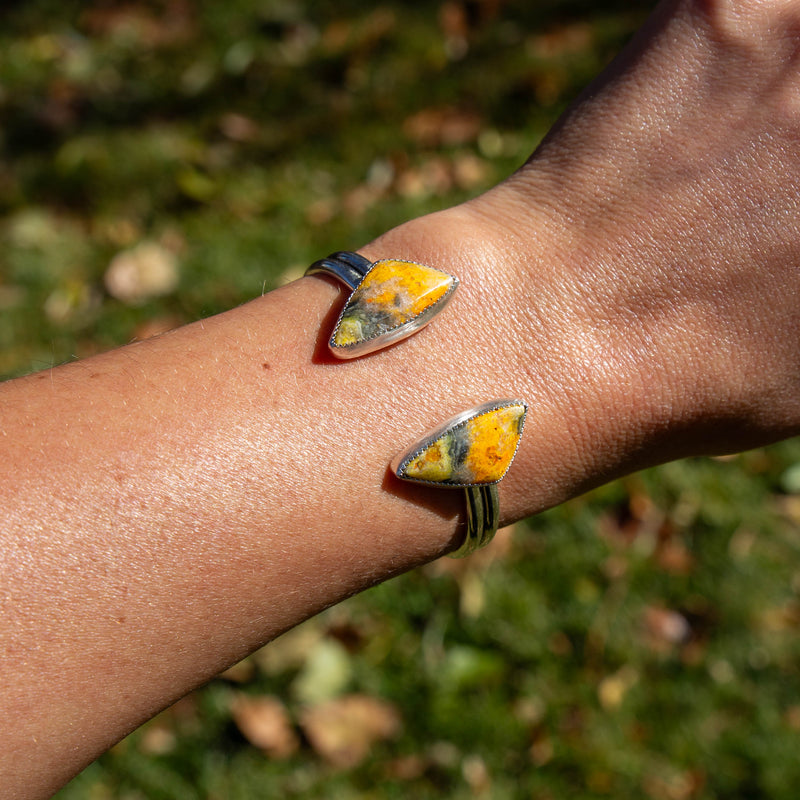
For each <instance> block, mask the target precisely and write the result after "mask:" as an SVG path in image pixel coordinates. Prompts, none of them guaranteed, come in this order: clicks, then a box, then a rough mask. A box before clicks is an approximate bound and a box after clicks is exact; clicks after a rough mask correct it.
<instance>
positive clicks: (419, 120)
mask: <svg viewBox="0 0 800 800" xmlns="http://www.w3.org/2000/svg"><path fill="white" fill-rule="evenodd" d="M482 127H483V120H482V119H481V117H480V115H479V114H476V113H474V112H472V111H466V110H463V109H459V108H425V109H422V110H421V111H418V112H417V113H416V114H413V115H412V116H410V117H409V118H408V119H407V120H406V121H405V123H404V124H403V130H404V132H405V134H406V136H408V137H409V139H412V140H413V141H415V142H416V143H417V144H420V145H422V146H423V147H439V146H441V145H459V144H467V143H468V142H474V141H475V140H476V139H477V138H478V136H479V134H480V132H481V128H482Z"/></svg>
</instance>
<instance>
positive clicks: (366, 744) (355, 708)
mask: <svg viewBox="0 0 800 800" xmlns="http://www.w3.org/2000/svg"><path fill="white" fill-rule="evenodd" d="M300 724H301V726H302V728H303V732H304V733H305V735H306V737H307V738H308V741H309V742H310V743H311V746H312V747H313V748H314V750H315V751H316V752H317V753H319V755H320V756H322V757H323V758H324V759H325V760H326V761H328V762H330V763H331V764H333V765H334V766H336V767H340V768H342V769H346V768H349V767H354V766H356V765H357V764H360V763H361V762H362V761H363V760H364V759H365V758H366V757H367V756H368V755H369V752H370V750H371V749H372V746H373V745H374V744H375V743H376V742H380V741H385V740H388V739H392V738H394V737H395V736H396V735H397V734H398V733H399V732H400V726H401V720H400V715H399V713H398V712H397V709H396V708H395V707H394V706H393V705H392V704H391V703H389V702H387V701H385V700H381V699H380V698H377V697H370V696H369V695H363V694H351V695H346V696H345V697H339V698H337V699H335V700H328V701H327V702H324V703H319V704H317V705H314V706H309V707H308V708H307V709H306V710H305V711H304V712H303V714H302V715H301V718H300Z"/></svg>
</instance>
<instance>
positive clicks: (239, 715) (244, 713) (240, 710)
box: [231, 694, 299, 759]
mask: <svg viewBox="0 0 800 800" xmlns="http://www.w3.org/2000/svg"><path fill="white" fill-rule="evenodd" d="M231 713H232V714H233V720H234V722H235V723H236V727H237V728H239V731H240V732H241V734H242V736H244V738H245V739H247V741H248V742H250V744H252V745H253V746H254V747H257V748H258V749H259V750H263V751H264V752H265V753H266V754H267V755H268V756H269V757H270V758H275V759H282V758H288V757H289V756H291V755H293V754H294V753H295V752H296V751H297V748H298V746H299V741H298V738H297V734H296V733H295V731H294V728H293V727H292V723H291V720H290V719H289V713H288V712H287V711H286V707H285V706H284V705H283V703H282V702H281V701H280V700H278V699H277V698H276V697H250V696H248V695H243V694H240V695H237V696H236V697H235V698H234V700H233V702H232V704H231Z"/></svg>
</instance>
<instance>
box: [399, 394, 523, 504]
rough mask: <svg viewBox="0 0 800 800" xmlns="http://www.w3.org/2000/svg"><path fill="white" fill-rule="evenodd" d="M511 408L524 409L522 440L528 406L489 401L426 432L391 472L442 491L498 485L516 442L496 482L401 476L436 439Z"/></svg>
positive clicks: (504, 401) (520, 402)
mask: <svg viewBox="0 0 800 800" xmlns="http://www.w3.org/2000/svg"><path fill="white" fill-rule="evenodd" d="M511 406H522V407H523V409H524V413H523V416H522V419H521V421H520V427H519V436H520V440H521V439H522V431H523V428H524V427H525V415H526V414H527V412H528V404H527V403H526V402H525V401H524V400H513V399H510V398H505V399H502V400H491V401H489V402H488V403H481V404H480V405H478V406H474V407H473V408H470V409H469V410H467V411H462V412H461V413H460V414H456V415H455V416H454V417H451V418H450V419H449V420H447V422H444V423H442V424H441V425H438V426H437V427H435V428H432V429H431V430H430V431H428V432H427V433H426V434H425V435H424V436H423V437H422V438H420V439H418V440H417V441H416V442H414V444H413V445H412V446H411V447H410V448H408V449H407V450H404V451H403V452H402V453H400V455H398V456H396V457H395V458H394V460H393V461H392V463H391V470H392V472H394V474H395V476H396V477H398V478H399V479H400V480H403V481H409V482H411V483H422V484H426V485H428V486H438V487H440V488H442V489H464V488H467V487H470V486H493V485H495V484H498V483H500V481H501V480H503V478H505V476H506V474H507V473H508V470H509V469H510V468H511V464H512V463H513V462H514V458H515V457H516V454H517V450H518V449H519V441H518V442H517V446H516V447H515V448H514V455H513V456H512V457H511V461H509V463H508V467H507V468H506V471H505V472H504V473H503V474H502V475H501V476H500V477H499V478H498V479H497V480H496V481H491V482H485V483H440V482H437V481H428V480H419V479H417V478H407V477H405V476H403V475H401V472H402V471H403V469H404V468H405V467H406V466H407V464H408V463H409V462H410V461H413V460H414V459H415V458H416V457H417V456H418V455H420V454H421V453H423V452H424V451H425V450H426V449H427V448H428V447H430V446H431V445H432V444H433V443H434V442H435V441H436V440H437V439H439V438H440V437H442V436H444V435H445V434H446V433H448V432H450V431H452V430H456V429H457V428H460V427H461V426H463V425H464V424H466V423H467V422H469V420H471V419H475V418H476V417H480V416H482V415H483V414H489V413H491V412H492V411H499V410H500V409H501V408H510V407H511Z"/></svg>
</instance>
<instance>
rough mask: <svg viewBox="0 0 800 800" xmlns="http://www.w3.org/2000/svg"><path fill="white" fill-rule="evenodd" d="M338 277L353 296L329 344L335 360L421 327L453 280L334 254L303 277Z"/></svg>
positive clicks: (409, 265) (420, 268) (409, 266)
mask: <svg viewBox="0 0 800 800" xmlns="http://www.w3.org/2000/svg"><path fill="white" fill-rule="evenodd" d="M318 273H324V274H326V275H331V276H333V277H334V278H337V279H338V280H339V281H341V282H342V283H344V284H345V285H346V286H348V287H349V288H350V289H351V290H352V293H351V294H350V297H349V299H348V300H347V303H346V304H345V306H344V308H343V309H342V313H341V314H340V315H339V320H338V321H337V323H336V327H335V328H334V330H333V334H332V336H331V338H330V341H329V342H328V347H329V349H330V351H331V353H332V354H333V355H335V356H336V357H337V358H356V357H357V356H361V355H366V354H367V353H371V352H373V351H375V350H380V349H381V348H383V347H387V346H388V345H390V344H394V343H395V342H399V341H400V340H402V339H405V338H406V337H408V336H411V335H412V334H413V333H416V332H417V331H418V330H420V328H423V327H425V325H427V324H428V323H429V322H430V321H431V320H432V319H433V317H435V316H436V314H438V313H439V312H440V311H441V310H442V309H443V308H444V307H445V305H446V304H447V303H448V301H449V300H450V298H451V297H452V296H453V292H455V290H456V288H457V287H458V279H457V278H455V277H453V276H452V275H448V274H447V273H446V272H442V271H441V270H438V269H434V268H433V267H427V266H425V265H424V264H417V263H415V262H413V261H401V260H399V259H393V258H384V259H381V260H380V261H375V262H374V263H373V262H371V261H369V259H366V258H364V256H361V255H359V254H358V253H351V252H346V251H342V252H338V253H333V254H331V255H329V256H328V257H327V258H322V259H320V260H319V261H315V262H314V263H313V264H312V265H311V266H310V267H309V268H308V269H307V270H306V275H314V274H318Z"/></svg>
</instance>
